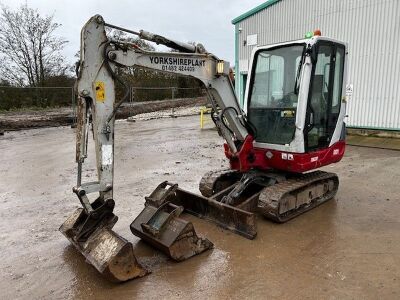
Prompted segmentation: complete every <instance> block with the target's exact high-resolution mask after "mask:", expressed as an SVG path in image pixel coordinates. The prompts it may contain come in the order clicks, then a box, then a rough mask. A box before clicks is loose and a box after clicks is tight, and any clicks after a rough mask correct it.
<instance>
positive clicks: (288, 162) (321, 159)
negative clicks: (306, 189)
mask: <svg viewBox="0 0 400 300" xmlns="http://www.w3.org/2000/svg"><path fill="white" fill-rule="evenodd" d="M224 146H225V155H226V157H227V158H228V159H229V160H230V164H231V168H232V169H234V170H239V171H241V172H245V171H248V170H250V169H252V168H256V169H261V170H268V169H275V170H281V171H287V172H294V173H303V172H306V171H310V170H314V169H317V168H320V167H322V166H326V165H329V164H332V163H335V162H338V161H340V160H341V159H342V157H343V155H344V150H345V141H339V142H337V143H335V144H334V145H332V146H331V147H329V148H327V149H322V150H317V151H313V152H309V153H291V152H282V151H277V150H270V149H261V148H254V147H253V137H251V136H248V137H247V138H246V139H245V141H244V143H243V146H242V147H241V150H240V151H239V152H238V153H236V154H232V153H231V152H230V151H229V147H228V145H226V144H225V145H224Z"/></svg>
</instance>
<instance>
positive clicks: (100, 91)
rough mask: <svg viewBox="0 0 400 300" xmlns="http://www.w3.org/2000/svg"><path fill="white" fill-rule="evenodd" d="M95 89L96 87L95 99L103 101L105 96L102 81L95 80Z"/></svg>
mask: <svg viewBox="0 0 400 300" xmlns="http://www.w3.org/2000/svg"><path fill="white" fill-rule="evenodd" d="M95 89H96V101H98V102H104V99H105V98H106V92H105V90H104V82H103V81H96V83H95Z"/></svg>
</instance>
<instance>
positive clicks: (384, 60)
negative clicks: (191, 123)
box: [236, 0, 400, 130]
mask: <svg viewBox="0 0 400 300" xmlns="http://www.w3.org/2000/svg"><path fill="white" fill-rule="evenodd" d="M236 28H237V29H239V28H241V31H240V32H239V33H238V34H237V43H238V45H237V50H238V53H237V55H238V60H239V70H242V71H245V70H246V69H247V65H246V64H247V63H248V59H249V56H250V54H251V50H252V48H253V46H247V45H244V41H245V40H246V37H247V36H248V35H252V34H257V35H258V36H257V43H258V45H268V44H272V43H277V42H283V41H288V40H295V39H299V38H303V37H304V35H305V33H306V32H307V31H312V30H314V29H317V28H318V29H321V31H322V34H323V35H325V36H329V37H333V38H337V39H339V40H343V41H346V42H348V43H349V76H348V82H349V83H352V84H353V85H354V93H353V97H352V99H351V101H349V103H348V110H347V111H348V115H349V118H348V119H347V124H348V125H349V126H352V127H363V128H379V129H397V130H400V0H336V1H332V0H282V1H279V2H277V3H276V4H274V5H272V6H270V7H268V8H266V9H264V10H262V11H260V12H258V13H256V14H255V15H253V16H250V17H248V18H247V19H245V20H243V21H241V22H239V23H238V24H236ZM239 80H240V79H239Z"/></svg>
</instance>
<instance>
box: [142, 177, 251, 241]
mask: <svg viewBox="0 0 400 300" xmlns="http://www.w3.org/2000/svg"><path fill="white" fill-rule="evenodd" d="M168 186H169V187H170V188H168V190H170V189H172V188H171V187H174V188H173V192H168V193H167V194H162V189H166V188H167V187H168ZM168 190H166V191H168ZM160 194H161V195H162V197H161V198H162V200H161V201H158V200H157V197H153V196H158V195H160ZM164 201H169V202H171V203H173V204H175V205H177V206H182V207H183V208H184V211H185V212H188V213H190V214H192V215H194V216H196V217H199V218H203V219H205V220H208V221H211V222H214V223H216V224H218V225H219V226H221V227H222V228H225V229H227V230H230V231H232V232H235V233H237V234H240V235H242V236H244V237H246V238H248V239H254V238H255V237H256V235H257V223H256V215H255V214H254V213H252V212H249V211H245V210H243V209H240V208H238V207H234V206H231V205H227V204H224V203H221V202H219V201H217V200H215V199H213V198H207V197H204V196H202V195H197V194H194V193H191V192H188V191H185V190H183V189H180V188H179V187H178V185H177V184H173V183H170V182H163V183H161V184H160V185H159V186H158V187H157V188H156V190H155V191H154V192H153V193H152V194H151V195H150V196H149V197H146V204H148V205H153V206H156V207H158V206H160V205H161V204H162V202H164Z"/></svg>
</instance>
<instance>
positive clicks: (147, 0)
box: [0, 0, 265, 65]
mask: <svg viewBox="0 0 400 300" xmlns="http://www.w3.org/2000/svg"><path fill="white" fill-rule="evenodd" d="M25 2H27V3H28V6H29V7H32V8H36V9H38V10H39V13H40V14H43V15H46V14H47V15H49V14H54V20H55V21H56V22H57V23H61V24H62V26H61V27H60V28H59V29H58V30H57V34H58V35H60V36H62V37H64V38H65V39H67V40H68V41H69V43H68V44H67V46H66V47H65V50H64V55H65V56H66V58H67V60H68V61H69V62H74V61H75V60H76V59H75V58H74V54H75V53H76V52H77V50H78V49H79V34H80V29H81V27H82V25H83V24H84V23H85V22H86V21H87V20H88V19H89V18H90V17H91V16H93V15H95V14H101V15H102V16H103V17H104V19H105V21H106V22H107V23H111V24H114V25H119V26H121V27H125V28H129V29H132V30H140V29H144V30H147V31H150V32H153V33H157V34H161V35H165V36H166V37H169V38H172V39H176V40H179V41H182V42H187V41H195V42H200V43H202V44H203V45H204V46H205V47H206V49H207V50H208V51H209V52H212V53H214V54H215V55H216V56H218V57H220V58H221V59H225V60H228V61H230V63H231V65H233V64H234V49H235V48H234V26H233V25H232V23H231V20H232V19H233V18H235V17H237V16H239V15H241V14H242V13H244V12H246V11H248V10H250V9H252V8H253V7H256V6H257V5H259V4H261V3H263V2H265V1H262V0H246V1H243V0H200V1H195V0H181V1H179V0H164V1H163V0H158V1H156V0H68V1H66V0H27V1H25V0H0V3H1V4H4V5H6V6H8V7H10V8H18V7H19V6H20V5H21V4H23V3H25Z"/></svg>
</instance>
